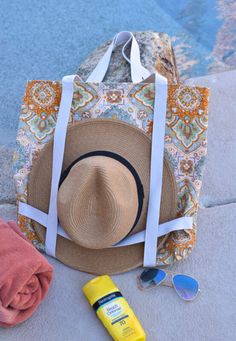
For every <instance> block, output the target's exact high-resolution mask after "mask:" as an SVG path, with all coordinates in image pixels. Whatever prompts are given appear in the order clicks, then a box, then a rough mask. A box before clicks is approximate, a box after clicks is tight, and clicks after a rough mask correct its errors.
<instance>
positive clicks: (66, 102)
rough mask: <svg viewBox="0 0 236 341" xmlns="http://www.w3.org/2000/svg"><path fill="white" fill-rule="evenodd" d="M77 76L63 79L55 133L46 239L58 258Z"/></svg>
mask: <svg viewBox="0 0 236 341" xmlns="http://www.w3.org/2000/svg"><path fill="white" fill-rule="evenodd" d="M75 77H76V75H71V76H65V77H63V79H62V97H61V103H60V108H59V112H58V117H57V124H56V128H55V132H54V142H53V161H52V183H51V194H50V203H49V212H48V219H47V231H46V239H45V249H46V253H47V254H48V255H50V256H53V257H55V256H56V243H57V225H58V218H57V193H58V185H59V181H60V176H61V171H62V164H63V158H64V149H65V140H66V131H67V125H68V121H69V117H70V110H71V104H72V98H73V86H74V83H73V81H74V78H75Z"/></svg>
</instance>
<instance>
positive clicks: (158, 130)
mask: <svg viewBox="0 0 236 341" xmlns="http://www.w3.org/2000/svg"><path fill="white" fill-rule="evenodd" d="M167 94H168V84H167V79H166V78H165V77H162V76H161V75H158V74H156V75H155V100H154V113H153V129H152V150H151V165H150V191H149V202H148V213H147V225H146V234H145V246H144V260H143V265H144V266H149V267H152V266H155V265H156V253H157V233H156V231H155V230H156V229H157V227H158V224H159V216H160V205H161V192H162V175H163V161H164V138H165V126H166V108H167Z"/></svg>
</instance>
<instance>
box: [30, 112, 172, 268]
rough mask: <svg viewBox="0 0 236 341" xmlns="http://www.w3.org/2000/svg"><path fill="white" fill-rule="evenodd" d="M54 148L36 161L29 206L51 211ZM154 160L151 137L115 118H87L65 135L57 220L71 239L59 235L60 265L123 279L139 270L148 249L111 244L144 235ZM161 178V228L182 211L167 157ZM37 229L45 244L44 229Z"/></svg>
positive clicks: (49, 144) (31, 177)
mask: <svg viewBox="0 0 236 341" xmlns="http://www.w3.org/2000/svg"><path fill="white" fill-rule="evenodd" d="M52 146H53V141H52V140H51V141H50V142H48V143H47V144H46V145H45V147H44V148H43V149H42V150H41V152H40V155H39V157H38V158H37V160H36V161H35V162H34V163H33V168H32V171H31V174H30V179H29V186H28V203H29V204H30V205H32V206H34V207H36V208H38V209H40V210H42V211H43V212H46V213H47V212H48V208H49V199H50V185H51V172H52ZM150 154H151V139H150V137H149V136H148V135H146V134H145V133H144V132H143V131H142V130H141V129H138V128H136V127H134V126H132V125H130V124H127V123H124V122H121V121H118V120H113V119H95V120H93V119H90V120H86V121H81V122H79V123H78V124H77V125H75V126H73V127H71V128H69V129H68V131H67V138H66V146H65V153H64V161H63V171H62V174H61V179H60V185H59V191H58V219H59V222H60V224H61V226H62V227H63V229H64V230H65V231H66V233H67V234H68V235H69V236H70V238H71V240H68V239H66V238H63V237H61V236H58V237H57V248H56V256H57V258H58V259H59V260H60V261H61V262H63V263H65V264H67V265H69V266H71V267H73V268H75V269H79V270H82V271H86V272H90V273H94V274H103V273H107V274H115V273H120V272H124V271H127V270H130V269H133V268H135V267H137V266H140V265H141V264H142V260H143V244H136V245H130V246H125V247H118V248H112V245H114V244H116V243H118V242H119V241H121V240H122V239H123V238H125V237H126V236H127V235H131V234H134V233H136V232H139V231H142V230H144V229H145V224H146V215H147V204H148V194H149V169H150ZM163 173H164V174H163V185H162V199H161V211H160V222H161V223H162V222H166V221H169V220H172V219H174V218H175V217H176V205H177V190H176V183H175V177H174V174H173V170H172V168H171V166H170V163H169V162H168V160H167V159H166V158H165V159H164V172H163ZM33 224H34V228H35V231H36V233H37V234H38V236H39V238H40V239H41V240H42V242H44V241H45V228H44V227H43V226H41V225H40V224H39V223H37V222H33ZM162 241H163V239H162ZM162 241H161V238H159V241H158V243H161V242H162ZM158 247H160V244H159V245H158Z"/></svg>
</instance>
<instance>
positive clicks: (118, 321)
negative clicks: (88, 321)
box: [83, 275, 146, 341]
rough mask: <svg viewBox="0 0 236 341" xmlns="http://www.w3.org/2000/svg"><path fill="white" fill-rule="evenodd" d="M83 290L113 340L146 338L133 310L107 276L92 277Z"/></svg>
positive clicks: (135, 340) (126, 340)
mask: <svg viewBox="0 0 236 341" xmlns="http://www.w3.org/2000/svg"><path fill="white" fill-rule="evenodd" d="M83 292H84V294H85V296H86V297H87V299H88V301H89V303H90V304H91V306H92V307H93V308H94V310H95V312H96V314H97V316H98V317H99V319H100V320H101V321H102V323H103V325H104V326H105V327H106V329H107V330H108V332H109V333H110V335H111V337H112V338H113V340H116V341H122V340H125V341H131V340H132V341H145V340H146V335H145V332H144V330H143V328H142V327H141V325H140V323H139V321H138V319H137V317H136V316H135V315H134V312H133V310H132V309H131V308H130V306H129V305H128V303H127V301H126V300H125V298H124V297H123V296H122V294H121V293H120V291H119V289H118V288H117V286H116V285H115V284H114V282H113V281H112V280H111V278H110V277H109V276H106V275H105V276H99V277H96V278H94V279H92V280H91V281H89V282H88V283H87V284H86V285H85V286H84V287H83Z"/></svg>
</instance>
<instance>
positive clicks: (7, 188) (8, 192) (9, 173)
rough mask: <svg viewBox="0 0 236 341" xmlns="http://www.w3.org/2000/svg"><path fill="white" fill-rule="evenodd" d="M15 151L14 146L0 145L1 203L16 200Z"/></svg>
mask: <svg viewBox="0 0 236 341" xmlns="http://www.w3.org/2000/svg"><path fill="white" fill-rule="evenodd" d="M13 152H14V147H11V146H1V145H0V165H1V166H0V204H3V203H14V202H15V197H16V191H15V185H14V181H13V170H12V157H13Z"/></svg>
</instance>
